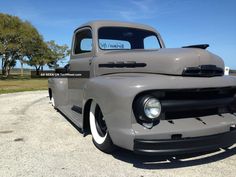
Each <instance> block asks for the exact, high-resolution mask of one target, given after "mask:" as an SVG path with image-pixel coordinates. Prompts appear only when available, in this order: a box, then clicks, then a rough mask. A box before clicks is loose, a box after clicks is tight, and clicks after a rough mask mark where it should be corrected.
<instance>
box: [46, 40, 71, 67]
mask: <svg viewBox="0 0 236 177" xmlns="http://www.w3.org/2000/svg"><path fill="white" fill-rule="evenodd" d="M47 45H48V48H49V49H50V50H51V52H52V57H53V60H52V61H51V62H49V63H48V66H49V67H51V68H56V67H58V66H59V65H58V61H59V60H63V59H65V58H66V57H67V56H68V55H69V53H70V50H69V49H68V46H67V45H66V44H64V45H61V46H60V45H58V44H56V42H55V41H54V40H51V41H48V42H47Z"/></svg>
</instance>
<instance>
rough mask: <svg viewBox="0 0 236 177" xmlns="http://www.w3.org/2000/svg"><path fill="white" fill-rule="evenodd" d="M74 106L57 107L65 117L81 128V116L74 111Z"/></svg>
mask: <svg viewBox="0 0 236 177" xmlns="http://www.w3.org/2000/svg"><path fill="white" fill-rule="evenodd" d="M73 107H74V106H72V105H68V106H59V107H57V109H58V110H59V111H60V112H61V113H62V114H63V115H64V116H65V117H66V118H68V119H69V120H70V121H71V122H72V123H74V124H75V125H76V126H77V127H79V128H80V129H82V127H83V126H82V122H83V116H82V114H80V113H77V111H74V110H73V109H72V108H73Z"/></svg>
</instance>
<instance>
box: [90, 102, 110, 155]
mask: <svg viewBox="0 0 236 177" xmlns="http://www.w3.org/2000/svg"><path fill="white" fill-rule="evenodd" d="M89 123H90V130H91V134H92V137H93V143H94V145H95V146H96V147H97V148H98V149H100V150H101V151H103V152H105V153H111V152H112V151H113V150H114V145H113V143H112V140H111V137H110V135H109V132H108V129H107V126H106V122H105V120H104V117H103V114H102V111H101V109H100V107H99V105H98V104H97V103H96V102H95V101H92V103H91V107H90V112H89Z"/></svg>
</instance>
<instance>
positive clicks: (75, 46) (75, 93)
mask: <svg viewBox="0 0 236 177" xmlns="http://www.w3.org/2000/svg"><path fill="white" fill-rule="evenodd" d="M92 41H93V40H92V30H91V28H90V27H84V28H80V29H78V30H77V31H76V32H75V34H74V37H73V43H72V52H71V59H70V69H69V73H70V74H75V75H74V76H69V77H68V91H69V95H68V100H69V102H70V103H69V104H70V105H72V106H74V107H77V110H81V111H82V102H83V88H84V84H85V83H86V81H87V80H88V79H89V77H90V73H91V67H90V64H91V60H92V58H93V56H94V49H93V42H92Z"/></svg>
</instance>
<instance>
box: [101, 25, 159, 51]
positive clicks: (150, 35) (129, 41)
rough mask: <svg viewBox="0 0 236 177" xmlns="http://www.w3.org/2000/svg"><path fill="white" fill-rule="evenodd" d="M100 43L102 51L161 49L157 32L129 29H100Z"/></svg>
mask: <svg viewBox="0 0 236 177" xmlns="http://www.w3.org/2000/svg"><path fill="white" fill-rule="evenodd" d="M98 42H99V47H100V48H101V49H102V50H132V49H159V48H161V46H160V42H159V40H158V37H157V34H156V33H155V32H152V31H148V30H142V29H136V28H127V27H102V28H100V29H99V30H98Z"/></svg>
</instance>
